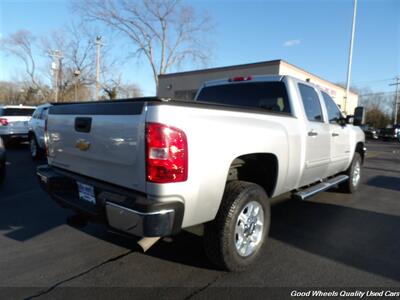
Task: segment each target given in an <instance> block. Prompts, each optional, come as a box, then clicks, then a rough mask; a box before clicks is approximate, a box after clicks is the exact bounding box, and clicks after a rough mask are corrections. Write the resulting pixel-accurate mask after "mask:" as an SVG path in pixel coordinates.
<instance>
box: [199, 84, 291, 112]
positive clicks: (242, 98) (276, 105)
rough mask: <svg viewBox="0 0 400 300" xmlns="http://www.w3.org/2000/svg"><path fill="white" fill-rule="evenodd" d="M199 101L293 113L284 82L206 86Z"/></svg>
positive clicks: (200, 94)
mask: <svg viewBox="0 0 400 300" xmlns="http://www.w3.org/2000/svg"><path fill="white" fill-rule="evenodd" d="M197 101H202V102H209V103H215V104H223V105H228V106H236V107H249V108H258V109H263V110H267V111H271V112H277V113H287V114H290V113H291V109H290V105H289V99H288V95H287V91H286V86H285V84H284V83H283V82H247V83H232V84H225V85H216V86H209V87H204V88H203V89H202V90H201V91H200V93H199V95H198V97H197Z"/></svg>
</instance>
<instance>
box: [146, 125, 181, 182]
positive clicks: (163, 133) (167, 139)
mask: <svg viewBox="0 0 400 300" xmlns="http://www.w3.org/2000/svg"><path fill="white" fill-rule="evenodd" d="M146 164H147V165H146V167H147V181H150V182H155V183H171V182H182V181H186V180H187V176H188V147H187V140H186V135H185V133H184V132H183V131H182V130H180V129H178V128H174V127H169V126H166V125H163V124H159V123H147V124H146Z"/></svg>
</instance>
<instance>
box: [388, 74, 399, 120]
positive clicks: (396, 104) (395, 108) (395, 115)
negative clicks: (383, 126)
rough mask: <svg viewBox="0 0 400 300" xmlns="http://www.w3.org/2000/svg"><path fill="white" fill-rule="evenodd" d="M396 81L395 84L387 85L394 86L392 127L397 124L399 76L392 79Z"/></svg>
mask: <svg viewBox="0 0 400 300" xmlns="http://www.w3.org/2000/svg"><path fill="white" fill-rule="evenodd" d="M394 80H396V82H395V83H391V84H389V85H395V86H396V93H395V96H394V97H395V98H394V123H393V124H394V125H395V124H397V112H398V107H399V85H400V76H397V77H395V78H394Z"/></svg>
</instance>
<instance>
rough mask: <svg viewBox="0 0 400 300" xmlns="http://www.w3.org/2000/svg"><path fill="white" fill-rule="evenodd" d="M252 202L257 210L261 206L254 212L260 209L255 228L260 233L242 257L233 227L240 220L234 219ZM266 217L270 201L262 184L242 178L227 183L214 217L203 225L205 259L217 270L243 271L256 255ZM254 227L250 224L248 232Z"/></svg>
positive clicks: (267, 223) (265, 232) (265, 230)
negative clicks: (259, 221)
mask: <svg viewBox="0 0 400 300" xmlns="http://www.w3.org/2000/svg"><path fill="white" fill-rule="evenodd" d="M253 201H254V202H257V203H258V204H259V205H260V206H258V209H259V208H260V207H262V211H261V210H258V211H259V214H261V212H263V221H264V222H263V228H262V230H261V229H260V230H259V232H261V233H259V234H258V237H261V238H259V239H258V240H259V242H258V244H257V245H256V246H255V247H254V252H252V253H251V254H250V255H248V256H242V255H240V254H239V250H237V248H236V243H238V241H237V238H238V236H237V233H235V230H236V228H237V227H236V226H238V224H240V222H241V221H240V220H239V219H238V218H239V215H240V214H241V213H243V212H244V210H245V209H246V205H252V204H251V203H253ZM250 202H251V203H250ZM250 214H251V213H250ZM257 215H258V214H257ZM270 219H271V210H270V203H269V200H268V196H267V195H266V193H265V191H264V189H263V188H262V187H260V186H259V185H257V184H254V183H250V182H245V181H231V182H228V183H227V184H226V187H225V192H224V196H223V199H222V203H221V206H220V208H219V210H218V213H217V216H216V218H215V220H213V221H212V222H209V223H207V224H205V228H204V239H203V240H204V247H205V251H206V254H207V256H208V258H209V259H210V260H211V262H213V263H214V264H215V265H216V266H218V267H219V268H221V269H224V270H228V271H232V272H241V271H244V270H245V269H247V268H248V267H249V266H251V265H252V264H253V263H254V262H255V261H256V260H257V258H258V257H259V255H260V252H261V249H262V246H263V244H264V242H265V239H266V236H267V235H268V232H269V227H270ZM243 224H244V223H243ZM254 227H255V226H254V224H252V228H253V230H252V232H254ZM246 249H247V248H246Z"/></svg>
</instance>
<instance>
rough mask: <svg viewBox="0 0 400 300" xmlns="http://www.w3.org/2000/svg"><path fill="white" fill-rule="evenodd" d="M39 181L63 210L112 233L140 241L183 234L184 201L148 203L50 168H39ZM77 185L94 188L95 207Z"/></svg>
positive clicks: (128, 192)
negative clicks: (111, 229)
mask: <svg viewBox="0 0 400 300" xmlns="http://www.w3.org/2000/svg"><path fill="white" fill-rule="evenodd" d="M37 177H38V179H39V182H40V184H41V186H42V187H43V189H44V190H45V191H47V192H48V193H49V194H50V196H51V197H52V198H53V199H54V200H55V201H56V202H58V203H59V204H60V205H61V206H63V207H65V208H71V209H73V210H75V211H76V212H78V213H80V214H82V215H84V216H86V217H87V218H88V219H91V220H93V221H98V222H100V223H105V224H106V225H108V226H110V227H112V228H113V229H116V230H119V231H122V232H125V233H128V234H132V235H135V236H140V237H161V236H170V235H174V234H177V233H178V232H179V231H180V230H181V225H182V220H183V214H184V204H183V203H182V202H181V201H178V200H176V201H171V202H158V201H154V200H149V199H147V197H146V195H144V194H142V193H138V192H135V191H132V190H128V189H125V188H121V187H116V186H114V185H110V184H107V183H104V182H100V181H97V180H95V179H91V178H87V177H84V176H81V175H78V174H75V173H71V172H68V171H66V170H61V169H54V168H52V167H49V166H47V165H44V166H39V167H38V168H37ZM76 182H83V183H86V184H89V185H92V186H93V187H94V190H95V195H96V203H95V204H91V203H88V202H87V201H83V200H81V199H80V198H79V197H78V187H77V183H76Z"/></svg>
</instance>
